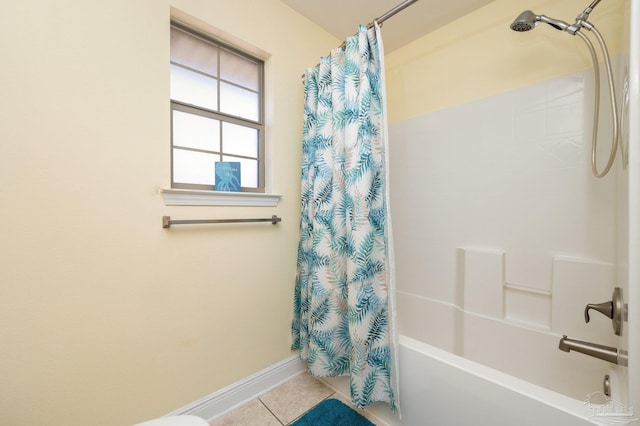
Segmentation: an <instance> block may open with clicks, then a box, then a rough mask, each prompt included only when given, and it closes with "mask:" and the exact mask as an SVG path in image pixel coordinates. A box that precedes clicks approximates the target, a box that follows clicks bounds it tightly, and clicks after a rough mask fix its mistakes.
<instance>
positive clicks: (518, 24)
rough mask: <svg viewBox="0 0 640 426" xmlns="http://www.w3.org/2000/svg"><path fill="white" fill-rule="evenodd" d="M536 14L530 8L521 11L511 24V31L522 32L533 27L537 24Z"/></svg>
mask: <svg viewBox="0 0 640 426" xmlns="http://www.w3.org/2000/svg"><path fill="white" fill-rule="evenodd" d="M536 18H537V15H536V14H535V13H533V12H532V11H530V10H525V11H524V12H522V13H521V14H520V15H518V17H517V18H516V20H515V21H513V24H511V29H512V30H513V31H518V32H524V31H529V30H532V29H534V28H535V26H536V25H538V20H537V19H536Z"/></svg>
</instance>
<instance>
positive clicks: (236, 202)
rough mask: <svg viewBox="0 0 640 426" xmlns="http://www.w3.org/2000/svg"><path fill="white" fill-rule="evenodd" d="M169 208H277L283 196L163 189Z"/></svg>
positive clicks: (165, 201) (163, 195) (165, 202)
mask: <svg viewBox="0 0 640 426" xmlns="http://www.w3.org/2000/svg"><path fill="white" fill-rule="evenodd" d="M160 192H161V193H162V197H163V198H164V204H165V205H167V206H254V207H276V206H277V205H278V202H279V201H280V198H281V197H282V195H280V194H262V193H256V192H224V191H199V190H193V189H176V188H161V189H160Z"/></svg>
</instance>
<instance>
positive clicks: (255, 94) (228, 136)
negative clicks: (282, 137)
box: [171, 24, 265, 192]
mask: <svg viewBox="0 0 640 426" xmlns="http://www.w3.org/2000/svg"><path fill="white" fill-rule="evenodd" d="M263 70H264V63H263V62H262V61H261V60H259V59H256V58H253V57H251V56H249V55H247V54H245V53H242V52H240V51H238V50H236V49H234V48H232V47H230V46H227V45H225V44H224V43H221V42H219V41H216V40H214V39H212V38H210V37H207V36H204V35H202V34H196V33H194V32H192V31H191V30H189V29H187V28H184V27H181V26H179V25H177V24H172V26H171V187H172V188H182V189H204V190H211V189H215V186H214V185H215V163H217V162H220V161H235V162H239V163H240V180H241V187H242V191H245V192H264V175H265V172H264V121H263V115H264V114H263Z"/></svg>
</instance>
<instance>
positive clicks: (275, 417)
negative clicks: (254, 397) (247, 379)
mask: <svg viewBox="0 0 640 426" xmlns="http://www.w3.org/2000/svg"><path fill="white" fill-rule="evenodd" d="M258 401H260V404H262V406H263V407H264V408H266V409H267V411H268V412H269V413H271V415H272V416H273V418H274V419H276V421H277V422H278V423H280V424H281V425H282V426H286V425H285V424H284V423H282V420H280V418H279V417H278V416H276V415H275V413H274V412H273V411H271V409H270V408H269V407H268V406H267V404H265V403H264V401H263V400H262V399H261V398H260V397H258Z"/></svg>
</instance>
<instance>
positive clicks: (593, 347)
mask: <svg viewBox="0 0 640 426" xmlns="http://www.w3.org/2000/svg"><path fill="white" fill-rule="evenodd" d="M558 349H560V350H561V351H564V352H570V351H576V352H580V353H581V354H585V355H589V356H592V357H594V358H598V359H601V360H604V361H609V362H612V363H614V364H618V365H622V366H626V365H627V364H628V356H627V353H626V351H623V350H619V349H616V348H612V347H611V346H604V345H599V344H597V343H591V342H585V341H582V340H576V339H570V338H568V337H567V336H562V338H561V339H560V343H559V344H558Z"/></svg>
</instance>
